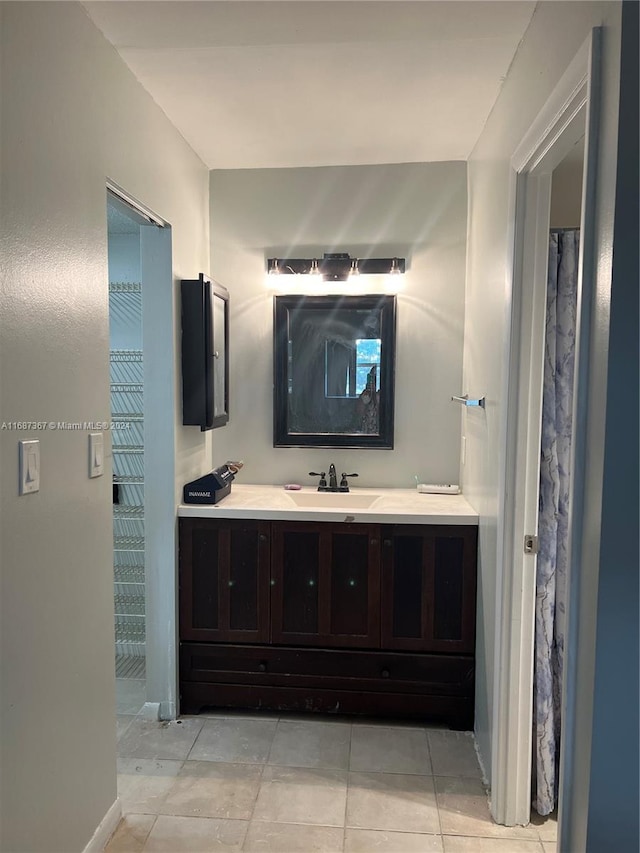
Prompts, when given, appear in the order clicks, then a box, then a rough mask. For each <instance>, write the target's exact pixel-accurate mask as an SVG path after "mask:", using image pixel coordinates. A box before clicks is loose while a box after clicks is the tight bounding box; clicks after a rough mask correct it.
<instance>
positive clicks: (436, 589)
mask: <svg viewBox="0 0 640 853" xmlns="http://www.w3.org/2000/svg"><path fill="white" fill-rule="evenodd" d="M476 548H477V528H475V527H471V526H453V525H452V526H431V525H424V526H421V525H384V524H349V523H331V522H295V521H292V522H290V521H273V522H266V521H235V520H234V521H226V520H224V521H223V520H216V519H207V518H181V519H180V694H181V710H182V712H183V713H193V712H197V711H199V710H200V709H201V708H202V707H204V706H206V705H213V706H218V707H244V708H273V709H279V710H285V709H286V710H309V711H328V712H338V713H362V714H368V715H374V714H386V715H393V716H420V717H425V718H427V717H429V718H436V719H437V718H441V719H446V720H448V721H449V723H450V725H451V726H452V727H454V728H470V727H471V726H472V725H473V697H474V642H475V591H476Z"/></svg>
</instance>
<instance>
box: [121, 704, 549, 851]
mask: <svg viewBox="0 0 640 853" xmlns="http://www.w3.org/2000/svg"><path fill="white" fill-rule="evenodd" d="M118 732H119V740H118V750H119V767H118V772H119V775H118V792H119V795H120V798H121V802H122V808H123V813H124V818H123V820H122V822H121V824H120V826H119V827H118V830H117V831H116V833H115V835H114V836H113V838H112V840H111V842H110V843H109V846H108V847H107V851H108V853H140V851H144V853H161V851H162V853H199V851H207V853H214V851H215V853H218V851H247V853H249V851H264V853H320V851H322V852H323V853H338V851H340V853H374V852H375V853H383V851H384V853H414V851H420V853H555V849H556V845H555V838H556V825H555V821H553V820H546V821H545V820H542V819H540V818H538V819H537V821H536V822H535V823H532V824H530V825H529V826H526V827H503V826H498V825H496V824H494V823H493V822H492V821H491V818H490V816H489V809H488V804H487V794H486V791H485V788H484V786H483V784H482V781H481V777H480V769H479V766H478V762H477V759H476V755H475V750H474V745H473V738H472V736H471V734H470V733H466V732H451V731H448V730H446V729H438V728H427V727H424V726H419V725H411V724H408V725H403V724H393V725H392V724H389V723H386V722H384V723H383V722H378V721H375V722H372V721H364V722H360V721H357V722H356V721H351V720H343V719H341V720H334V719H333V718H332V719H331V720H328V719H326V718H316V717H313V718H310V717H304V718H302V717H299V716H294V715H291V716H278V715H273V716H267V715H262V716H261V715H254V714H231V713H229V714H226V715H225V714H203V715H200V716H197V717H183V718H182V719H180V720H177V721H175V722H171V723H156V722H149V721H147V720H144V719H142V718H140V717H135V716H129V715H126V714H125V715H120V716H119V717H118Z"/></svg>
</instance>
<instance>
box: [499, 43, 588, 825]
mask: <svg viewBox="0 0 640 853" xmlns="http://www.w3.org/2000/svg"><path fill="white" fill-rule="evenodd" d="M592 40H593V34H592V36H591V37H590V38H589V39H587V41H586V42H585V44H584V45H583V46H582V48H581V49H580V51H579V52H578V54H577V55H576V57H575V58H574V59H573V61H572V62H571V64H570V65H569V67H568V68H567V71H566V72H565V74H564V75H563V77H562V78H561V79H560V81H559V83H558V84H557V86H556V88H555V89H554V91H553V92H552V94H551V96H550V97H549V99H548V101H547V102H546V104H545V106H544V107H543V109H542V110H541V112H540V113H539V115H538V116H537V118H536V119H535V121H534V122H533V124H532V125H531V127H530V129H529V131H528V132H527V134H526V135H525V137H524V138H523V140H522V142H521V144H520V145H519V146H518V148H517V150H516V151H515V152H514V155H513V157H512V160H511V167H512V171H511V181H510V188H509V206H510V215H509V222H510V235H509V236H510V240H512V243H510V246H511V259H510V260H511V264H510V269H511V275H510V278H509V279H508V281H507V294H506V295H507V300H506V301H507V305H508V310H509V313H510V322H509V325H508V328H509V330H510V332H509V335H508V338H507V342H506V347H507V349H506V353H505V358H506V361H507V364H508V365H509V369H508V371H507V376H506V387H505V388H504V389H503V390H504V399H505V401H506V405H505V407H504V415H503V422H502V424H501V433H502V436H503V439H504V440H503V442H502V447H503V450H502V452H501V454H500V476H501V483H502V488H501V493H500V498H499V514H498V555H497V563H498V565H497V576H498V586H497V595H498V614H497V619H496V657H495V671H496V679H495V686H494V709H495V712H494V716H493V727H492V756H491V762H492V774H491V778H492V786H493V787H492V796H491V813H492V815H493V817H494V819H495V820H496V821H497V822H498V823H501V824H506V825H507V826H512V825H515V824H527V823H528V822H529V817H530V809H531V754H532V751H531V747H532V714H533V708H532V695H533V654H534V628H535V622H534V611H535V558H534V557H527V556H525V555H524V552H523V547H522V545H523V537H524V534H525V533H530V532H531V533H535V532H536V531H537V494H538V478H539V460H538V457H539V450H540V417H541V389H542V380H541V376H542V374H541V370H542V357H543V346H544V334H543V329H544V299H545V294H546V271H547V255H548V239H549V238H548V232H549V204H550V187H551V180H550V175H551V172H552V170H553V169H554V168H555V166H556V165H557V164H558V163H559V162H560V161H561V160H562V159H563V158H564V156H565V155H566V154H567V152H568V151H569V150H570V148H571V147H573V145H574V144H575V143H576V142H577V141H578V140H579V139H580V137H581V136H582V135H583V133H584V129H585V126H586V106H587V100H588V85H589V81H590V74H589V70H590V56H591V44H592ZM586 168H587V164H586V162H585V169H586ZM590 201H592V199H590ZM583 204H584V195H583ZM581 251H582V247H581ZM541 324H542V325H541Z"/></svg>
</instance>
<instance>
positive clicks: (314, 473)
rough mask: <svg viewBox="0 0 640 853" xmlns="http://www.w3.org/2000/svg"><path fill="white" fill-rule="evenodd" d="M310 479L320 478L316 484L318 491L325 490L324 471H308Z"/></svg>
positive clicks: (325, 473) (325, 474)
mask: <svg viewBox="0 0 640 853" xmlns="http://www.w3.org/2000/svg"><path fill="white" fill-rule="evenodd" d="M309 476H310V477H320V482H319V483H318V491H321V490H324V489H326V488H327V480H326V476H327V472H326V471H320V472H318V471H309Z"/></svg>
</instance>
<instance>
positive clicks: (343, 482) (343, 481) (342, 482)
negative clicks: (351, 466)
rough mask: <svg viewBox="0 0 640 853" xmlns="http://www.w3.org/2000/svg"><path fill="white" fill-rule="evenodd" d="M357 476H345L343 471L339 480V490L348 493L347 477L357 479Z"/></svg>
mask: <svg viewBox="0 0 640 853" xmlns="http://www.w3.org/2000/svg"><path fill="white" fill-rule="evenodd" d="M357 476H358V475H357V474H346V473H345V472H344V471H343V472H342V479H341V480H340V489H342V490H344V491H346V492H348V491H349V483H348V482H347V477H357Z"/></svg>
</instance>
